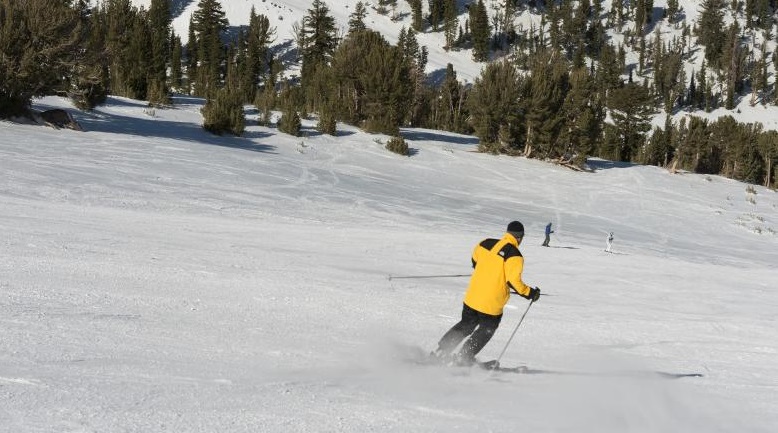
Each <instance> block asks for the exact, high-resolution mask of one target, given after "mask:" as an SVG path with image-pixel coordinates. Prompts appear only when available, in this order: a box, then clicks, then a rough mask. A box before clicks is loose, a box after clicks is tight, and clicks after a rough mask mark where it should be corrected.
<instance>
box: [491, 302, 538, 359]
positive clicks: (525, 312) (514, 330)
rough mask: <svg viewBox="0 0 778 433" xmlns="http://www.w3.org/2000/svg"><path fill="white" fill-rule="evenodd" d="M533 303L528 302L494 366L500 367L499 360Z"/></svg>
mask: <svg viewBox="0 0 778 433" xmlns="http://www.w3.org/2000/svg"><path fill="white" fill-rule="evenodd" d="M534 303H535V301H529V305H527V309H526V310H524V314H522V315H521V319H519V323H518V324H517V325H516V328H514V329H513V333H512V334H511V337H510V338H509V339H508V342H507V343H505V347H504V348H503V349H502V352H500V356H498V357H497V363H496V365H498V366H499V365H500V359H502V356H503V355H505V351H506V350H508V345H509V344H511V340H513V336H514V335H516V331H518V330H519V326H521V322H523V321H524V317H525V316H526V315H527V313H529V307H531V306H532V304H534Z"/></svg>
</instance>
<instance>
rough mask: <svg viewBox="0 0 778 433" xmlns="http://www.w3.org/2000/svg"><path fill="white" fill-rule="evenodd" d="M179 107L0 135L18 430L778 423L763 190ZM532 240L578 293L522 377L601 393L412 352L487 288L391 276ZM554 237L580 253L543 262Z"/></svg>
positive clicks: (759, 426)
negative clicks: (229, 126)
mask: <svg viewBox="0 0 778 433" xmlns="http://www.w3.org/2000/svg"><path fill="white" fill-rule="evenodd" d="M179 102H181V103H182V104H181V105H178V106H177V107H176V108H174V109H168V110H157V113H156V117H150V116H148V115H146V114H143V108H144V105H143V103H141V102H136V101H130V100H126V99H122V98H111V99H110V101H109V104H108V105H107V106H105V107H100V108H98V109H97V110H96V111H95V113H93V114H92V115H86V114H81V113H78V112H76V116H77V118H78V120H79V121H80V122H81V123H82V125H83V126H84V128H85V130H86V132H83V133H77V132H73V131H68V130H60V131H55V130H53V129H49V128H45V127H37V126H26V125H16V124H11V123H8V122H0V227H1V228H2V232H3V236H2V237H1V238H0V329H2V336H1V337H2V338H0V432H9V433H10V432H14V433H18V432H44V431H45V432H49V431H61V432H66V431H74V432H75V431H143V432H148V431H176V432H202V431H230V432H244V431H245V432H255V431H269V432H298V431H299V432H308V431H325V432H326V431H331V432H363V431H463V432H466V431H476V430H478V431H495V432H517V431H519V432H522V431H527V432H530V431H533V432H534V431H555V432H567V431H570V432H572V431H575V432H627V431H634V432H647V431H649V432H666V431H710V432H728V431H734V430H738V431H740V430H744V431H749V432H769V431H772V429H773V427H774V426H775V425H778V409H776V408H778V405H777V404H775V403H777V402H776V395H777V392H776V391H778V382H777V381H776V377H778V375H777V374H776V373H778V371H776V365H778V344H776V339H775V332H776V331H775V330H776V329H778V327H776V318H775V317H776V316H775V311H776V307H778V297H777V295H776V293H775V290H774V288H775V287H778V270H776V267H775V263H778V248H776V246H778V236H776V235H775V234H774V233H770V232H769V231H768V230H767V228H772V229H773V230H776V229H778V224H777V221H776V209H777V208H778V207H776V206H777V204H778V198H777V197H776V195H775V192H772V191H769V190H766V189H765V188H761V187H756V190H757V195H756V196H755V201H756V203H755V204H754V203H751V202H749V201H747V195H746V193H745V185H744V184H741V183H738V182H734V181H730V180H727V179H723V178H719V177H716V176H710V177H707V178H706V177H705V176H697V175H693V174H684V175H677V176H673V175H670V174H668V173H667V172H666V171H664V170H661V169H658V168H655V167H639V166H631V165H626V164H623V165H614V164H609V163H608V162H605V161H596V160H595V161H592V164H593V166H595V167H596V168H597V169H596V170H595V172H594V173H576V172H572V171H569V170H566V169H563V168H560V167H556V166H550V165H548V164H546V163H543V162H539V161H533V160H526V159H523V158H509V157H504V156H499V157H495V156H492V155H483V154H477V153H473V152H470V150H472V149H473V147H474V146H475V145H476V143H475V140H473V139H472V138H470V137H462V136H458V135H454V134H452V135H448V134H444V133H440V132H431V131H417V130H407V131H405V133H406V134H408V135H409V136H411V137H414V138H413V139H409V144H410V145H411V147H413V148H415V149H417V150H418V152H417V153H416V154H415V155H414V156H413V157H411V158H407V157H400V156H397V155H394V154H391V153H389V152H387V151H386V150H385V149H383V147H382V145H381V144H379V143H377V142H375V141H374V140H375V139H379V140H381V141H383V142H385V140H386V137H383V136H376V135H371V134H366V133H362V132H360V131H358V130H356V129H353V128H351V127H348V126H345V125H339V126H340V127H341V128H342V129H341V130H342V131H344V133H343V134H341V135H340V136H339V137H334V138H333V137H327V136H321V135H317V134H310V135H309V136H308V137H302V138H295V137H289V136H285V135H283V134H278V133H277V131H276V130H274V129H268V128H262V127H258V126H256V125H255V124H254V125H252V124H251V122H249V125H250V126H249V127H248V130H247V137H248V138H227V137H224V138H221V139H219V138H216V137H213V136H210V135H208V134H207V133H205V132H203V131H201V130H200V127H199V122H200V121H201V120H200V117H199V114H198V111H197V107H198V105H197V104H198V102H197V101H196V100H194V99H192V98H186V99H182V100H181V101H179ZM36 104H37V105H38V106H39V107H52V106H53V107H65V108H68V109H72V108H71V107H69V106H68V105H67V103H66V102H64V101H63V100H61V99H59V98H45V99H43V100H40V101H36ZM313 125H314V123H313V122H312V121H309V120H306V121H305V122H304V126H305V127H306V128H307V130H308V131H313V129H312V128H313ZM176 128H180V130H181V132H182V138H176V134H175V130H176ZM441 140H442V141H441ZM742 215H753V218H751V219H749V220H747V221H746V220H742V219H741V220H738V218H739V217H741V216H742ZM511 219H521V220H522V221H523V222H524V223H525V225H526V227H527V237H526V239H525V243H524V244H523V245H522V252H523V254H524V256H525V258H526V269H525V274H524V279H525V280H526V281H527V282H528V283H529V284H533V285H539V286H541V288H542V289H543V291H544V293H548V294H550V295H553V296H546V297H543V298H542V299H541V301H540V302H539V303H538V304H536V305H534V306H533V308H532V311H530V313H529V314H528V316H527V319H526V320H525V323H524V324H522V328H521V329H520V331H519V333H518V334H517V336H516V338H515V339H514V341H513V342H512V343H511V346H510V347H509V348H508V350H507V352H506V354H505V356H504V358H503V360H502V361H503V364H504V365H506V366H515V365H527V366H529V367H530V368H534V369H538V370H549V371H552V372H553V371H557V372H573V373H575V372H582V373H583V372H590V371H595V372H599V373H602V374H598V375H584V374H579V375H576V374H571V375H561V374H526V375H521V374H503V375H491V374H489V373H488V372H482V371H469V370H458V369H447V368H435V367H430V366H420V365H415V364H413V363H411V362H408V360H407V357H405V355H407V353H406V352H407V348H409V347H417V348H421V349H420V350H430V349H431V348H433V347H434V345H435V343H436V342H437V339H438V338H439V337H440V336H441V335H442V334H443V332H445V331H446V330H447V329H448V328H449V327H450V326H451V325H453V323H454V322H455V321H456V320H457V319H456V318H457V317H458V316H459V313H460V311H461V299H462V294H463V291H464V288H465V286H466V284H467V279H466V278H445V279H444V278H441V279H424V280H413V279H402V280H400V279H397V280H391V281H390V280H388V279H387V276H388V275H394V276H401V275H435V274H452V273H453V274H459V273H463V274H466V273H468V272H469V266H470V254H471V252H472V248H473V246H474V245H475V244H476V243H477V242H478V241H480V240H481V239H482V238H484V237H487V236H500V235H501V234H502V232H503V230H504V227H505V224H506V223H507V222H508V221H510V220H511ZM549 221H552V222H554V229H555V230H556V233H555V234H554V235H552V242H551V245H552V247H556V248H542V247H540V243H541V242H542V238H543V236H542V234H543V227H544V226H545V224H546V223H547V222H549ZM738 221H741V223H742V224H745V226H743V225H742V224H739V223H738ZM757 224H758V225H759V226H761V227H763V229H762V231H761V233H757V232H756V231H754V230H753V227H754V226H755V225H757ZM608 231H614V232H615V235H616V239H615V242H614V254H607V253H604V252H603V248H604V246H605V235H606V233H607V232H608ZM525 302H526V301H524V300H523V299H521V298H518V297H514V298H513V299H511V301H510V303H509V305H508V307H507V308H506V310H505V316H504V318H503V323H502V326H501V327H500V329H499V330H498V332H497V333H496V334H495V337H494V339H493V341H492V342H490V343H489V345H488V346H487V347H486V349H484V351H483V352H482V355H481V356H482V357H483V358H484V359H489V358H492V357H495V356H497V354H499V352H500V351H501V349H502V348H503V347H504V345H505V343H506V342H507V339H508V337H509V336H510V333H511V331H512V330H513V328H514V326H515V325H516V323H517V321H518V318H519V316H520V315H521V313H522V311H523V309H524V307H525V305H526V304H525ZM622 370H636V371H647V372H651V371H662V372H669V373H701V374H703V375H704V376H703V377H701V378H682V379H677V380H664V379H651V378H645V377H616V376H615V375H609V374H610V373H611V372H617V371H622Z"/></svg>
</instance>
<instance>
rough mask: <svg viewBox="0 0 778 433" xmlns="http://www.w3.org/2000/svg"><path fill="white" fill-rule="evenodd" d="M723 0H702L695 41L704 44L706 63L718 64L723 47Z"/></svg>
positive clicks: (716, 65)
mask: <svg viewBox="0 0 778 433" xmlns="http://www.w3.org/2000/svg"><path fill="white" fill-rule="evenodd" d="M725 7H726V5H725V3H724V0H703V2H702V5H701V8H702V10H701V11H700V15H699V21H698V23H697V38H698V39H697V42H698V43H699V44H702V45H705V60H706V61H707V62H708V65H713V66H714V67H718V66H719V65H720V58H721V52H722V49H723V48H724V42H725V37H726V35H725V33H724V9H725Z"/></svg>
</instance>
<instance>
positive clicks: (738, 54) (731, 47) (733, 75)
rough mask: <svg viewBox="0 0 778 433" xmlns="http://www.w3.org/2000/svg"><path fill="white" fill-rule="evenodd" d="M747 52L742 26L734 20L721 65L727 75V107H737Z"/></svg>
mask: <svg viewBox="0 0 778 433" xmlns="http://www.w3.org/2000/svg"><path fill="white" fill-rule="evenodd" d="M745 60H746V53H745V51H744V50H743V48H742V46H741V44H740V27H739V26H738V24H737V21H735V22H733V23H732V25H731V26H730V27H729V31H728V32H727V40H726V44H725V46H724V50H723V52H722V55H721V67H722V69H723V70H724V76H725V77H726V100H725V104H726V108H727V109H730V110H731V109H733V108H735V98H736V95H737V94H739V93H740V91H741V90H742V88H743V75H744V69H745V68H744V64H745Z"/></svg>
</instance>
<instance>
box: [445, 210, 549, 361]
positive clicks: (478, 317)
mask: <svg viewBox="0 0 778 433" xmlns="http://www.w3.org/2000/svg"><path fill="white" fill-rule="evenodd" d="M523 238H524V226H523V225H522V224H521V223H520V222H518V221H513V222H511V223H510V224H508V230H507V233H505V235H503V237H502V239H485V240H483V241H481V242H480V243H479V244H478V245H476V247H475V250H474V251H473V256H472V264H473V268H474V270H473V275H472V276H471V277H470V285H469V287H468V289H467V292H466V293H465V300H464V304H463V306H462V319H461V320H460V321H459V323H457V324H456V325H454V326H453V327H452V328H451V329H449V330H448V332H446V334H445V335H443V337H442V338H441V339H440V342H438V349H437V350H436V351H435V352H433V353H432V355H433V356H435V357H437V358H445V357H447V356H448V355H449V354H450V353H451V352H452V351H453V350H454V349H455V348H456V347H457V346H458V345H459V343H461V342H462V340H464V339H465V338H466V337H468V336H469V337H470V338H468V339H467V341H465V343H464V344H463V346H462V349H461V350H460V351H459V354H458V355H457V357H456V359H455V360H454V361H455V362H457V363H458V364H461V365H472V364H473V363H474V362H475V355H476V354H478V352H480V351H481V349H483V348H484V346H485V345H486V343H488V342H489V340H490V339H491V338H492V336H493V335H494V332H495V331H496V330H497V327H498V326H499V325H500V320H501V319H502V310H503V307H504V306H505V304H506V303H507V302H508V298H509V297H510V290H514V291H515V292H516V293H518V294H519V295H521V296H523V297H525V298H527V299H530V300H531V301H532V302H535V301H537V300H538V299H539V298H540V289H538V288H537V287H530V286H528V285H526V284H524V282H523V281H522V280H521V273H522V271H523V270H524V257H522V255H521V252H519V244H521V240H522V239H523Z"/></svg>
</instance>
